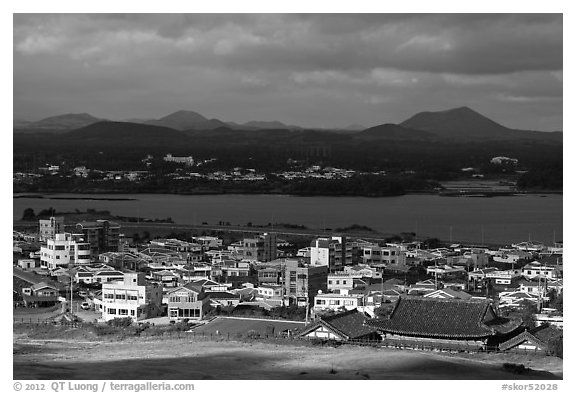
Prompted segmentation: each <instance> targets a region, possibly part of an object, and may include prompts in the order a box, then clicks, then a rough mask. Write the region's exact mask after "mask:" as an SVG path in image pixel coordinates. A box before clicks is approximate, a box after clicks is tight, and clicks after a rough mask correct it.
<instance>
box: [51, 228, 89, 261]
mask: <svg viewBox="0 0 576 393" xmlns="http://www.w3.org/2000/svg"><path fill="white" fill-rule="evenodd" d="M90 256H91V251H90V244H88V243H87V242H85V241H83V239H82V238H81V237H80V235H73V234H71V233H57V234H55V235H54V239H47V240H46V245H42V246H41V247H40V266H41V267H43V268H46V269H51V270H52V269H56V268H57V267H59V266H68V265H70V264H75V265H80V264H87V263H90Z"/></svg>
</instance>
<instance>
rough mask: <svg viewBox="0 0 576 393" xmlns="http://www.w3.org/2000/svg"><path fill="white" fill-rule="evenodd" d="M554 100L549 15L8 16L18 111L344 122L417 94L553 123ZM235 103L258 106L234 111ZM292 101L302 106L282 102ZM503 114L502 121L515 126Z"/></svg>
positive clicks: (553, 24) (402, 108)
mask: <svg viewBox="0 0 576 393" xmlns="http://www.w3.org/2000/svg"><path fill="white" fill-rule="evenodd" d="M39 86H41V87H42V89H39V88H38V87H39ZM439 93H441V94H439ZM149 95H153V96H155V97H157V100H156V101H154V100H153V99H151V98H150V97H149ZM561 96H562V15H559V14H556V15H555V14H521V15H511V14H432V15H426V14H303V15H302V14H130V15H122V14H65V15H52V14H41V15H19V14H16V15H15V16H14V103H15V114H17V115H19V116H32V117H38V116H43V115H48V114H52V113H47V111H49V110H50V111H52V110H55V108H56V107H58V106H59V105H60V106H61V107H62V109H61V110H60V112H69V111H73V110H76V108H78V109H79V110H80V109H82V110H83V111H100V112H106V113H99V114H100V115H101V116H104V117H119V118H122V117H138V116H146V115H147V114H150V112H151V111H152V112H154V114H153V115H154V116H156V115H161V114H163V112H170V111H172V110H176V109H180V108H183V109H195V110H199V111H201V110H206V109H207V108H206V107H207V106H208V105H209V104H208V103H217V105H218V108H217V110H214V109H211V108H208V109H209V110H208V111H209V112H210V111H212V113H211V114H210V113H208V114H207V115H209V116H214V117H216V116H219V117H221V118H224V119H225V120H234V121H247V120H252V119H254V118H256V117H257V116H260V115H266V114H267V116H265V120H266V119H273V118H274V119H279V120H283V121H286V122H292V123H300V124H309V123H316V124H320V123H319V122H320V119H319V118H318V114H322V115H326V114H327V113H334V114H333V115H331V116H329V117H330V119H329V120H326V122H331V123H332V124H328V125H335V124H341V125H346V124H349V123H358V122H360V123H370V124H377V123H378V122H384V121H401V120H403V119H402V118H401V117H402V116H404V115H405V114H408V115H409V114H411V113H413V112H415V111H419V110H428V109H431V108H429V106H430V104H428V105H427V102H434V104H435V105H442V106H444V109H446V108H449V107H451V106H460V105H470V104H476V105H478V106H479V107H481V108H482V109H486V110H488V113H486V114H487V115H490V110H492V111H494V112H497V110H496V108H498V106H501V105H502V103H503V102H508V103H510V105H514V106H517V107H519V108H521V107H522V106H524V107H526V108H528V106H529V105H534V103H539V104H541V105H542V107H543V108H550V111H551V112H554V113H556V114H555V115H553V116H548V117H547V118H548V119H555V120H549V121H548V123H547V124H546V125H545V127H546V128H551V129H555V128H559V126H560V125H561V110H560V116H558V115H557V113H558V110H555V111H552V107H555V108H557V107H561ZM111 97H113V98H111ZM247 97H250V99H249V100H248V98H247ZM258 97H260V99H261V100H262V102H261V103H260V104H257V102H258ZM106 98H108V99H106ZM238 99H244V101H249V102H250V103H251V105H252V108H254V106H257V107H258V109H257V110H256V109H253V110H252V113H249V114H244V115H243V114H242V113H240V111H239V109H238V108H240V107H242V108H244V107H245V105H243V104H239V102H238ZM48 100H50V103H49V104H48V103H47V102H48ZM306 100H308V101H310V100H313V101H314V106H315V109H316V114H314V115H313V114H311V113H310V111H308V112H306V111H304V110H305V108H310V105H309V104H306V105H302V106H300V105H299V104H296V102H302V101H306ZM123 102H124V103H125V106H122V105H120V104H121V103H123ZM179 102H180V103H181V104H180V105H178V103H179ZM559 102H560V103H559ZM112 103H113V104H112ZM138 103H141V105H138ZM175 105H177V106H176V107H174V106H175ZM330 105H332V106H334V105H342V106H343V108H342V109H340V108H336V110H334V111H332V110H331V109H330V108H331V107H330ZM80 106H82V108H80ZM90 108H94V109H90ZM120 108H134V109H135V110H136V111H137V112H138V113H124V114H122V113H120V112H121V109H120ZM139 108H140V109H139ZM296 108H298V109H296ZM244 109H245V108H244ZM439 109H442V108H439ZM367 113H371V115H367ZM34 114H36V116H34ZM233 116H238V117H237V118H233ZM513 119H514V118H512V116H510V119H506V118H505V116H504V117H503V120H504V122H505V123H507V124H508V125H510V126H514V125H516V126H518V127H520V126H522V125H523V124H518V123H516V124H510V122H511V121H512V122H513V121H516V122H517V120H513ZM532 120H534V119H532ZM525 122H526V123H530V120H525ZM342 123H344V124H342ZM526 125H528V124H526Z"/></svg>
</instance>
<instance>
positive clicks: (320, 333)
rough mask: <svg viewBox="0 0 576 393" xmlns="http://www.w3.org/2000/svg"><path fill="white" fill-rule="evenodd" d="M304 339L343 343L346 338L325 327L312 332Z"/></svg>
mask: <svg viewBox="0 0 576 393" xmlns="http://www.w3.org/2000/svg"><path fill="white" fill-rule="evenodd" d="M304 337H306V338H312V339H313V338H318V339H323V340H337V341H343V340H344V338H343V337H340V336H339V335H337V334H335V333H334V332H332V331H331V330H328V329H326V328H325V327H324V326H319V327H318V329H315V330H314V331H311V332H310V333H308V334H306V335H305V336H304Z"/></svg>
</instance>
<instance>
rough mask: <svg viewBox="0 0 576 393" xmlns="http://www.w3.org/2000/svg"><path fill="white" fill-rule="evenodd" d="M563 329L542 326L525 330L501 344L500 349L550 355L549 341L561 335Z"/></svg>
mask: <svg viewBox="0 0 576 393" xmlns="http://www.w3.org/2000/svg"><path fill="white" fill-rule="evenodd" d="M561 332H562V330H561V329H558V328H554V327H552V326H548V325H542V326H539V327H536V328H534V329H531V330H524V331H523V332H520V333H518V334H517V335H515V336H514V337H512V338H511V339H509V340H507V341H505V342H503V343H501V344H500V345H499V346H498V349H500V350H501V351H513V352H536V353H548V351H549V348H548V341H549V340H550V339H551V338H553V337H557V336H558V335H561V334H562V333H561Z"/></svg>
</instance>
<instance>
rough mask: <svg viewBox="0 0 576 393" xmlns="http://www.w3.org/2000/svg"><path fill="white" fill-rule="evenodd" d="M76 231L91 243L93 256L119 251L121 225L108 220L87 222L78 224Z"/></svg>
mask: <svg viewBox="0 0 576 393" xmlns="http://www.w3.org/2000/svg"><path fill="white" fill-rule="evenodd" d="M76 231H77V232H78V233H82V234H83V235H84V236H83V237H84V240H85V241H86V242H88V243H90V249H91V251H92V255H93V256H97V255H98V254H101V253H103V252H108V251H114V252H116V251H118V247H119V244H120V225H119V224H117V223H115V222H112V221H108V220H96V221H85V222H81V223H78V224H76Z"/></svg>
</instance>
